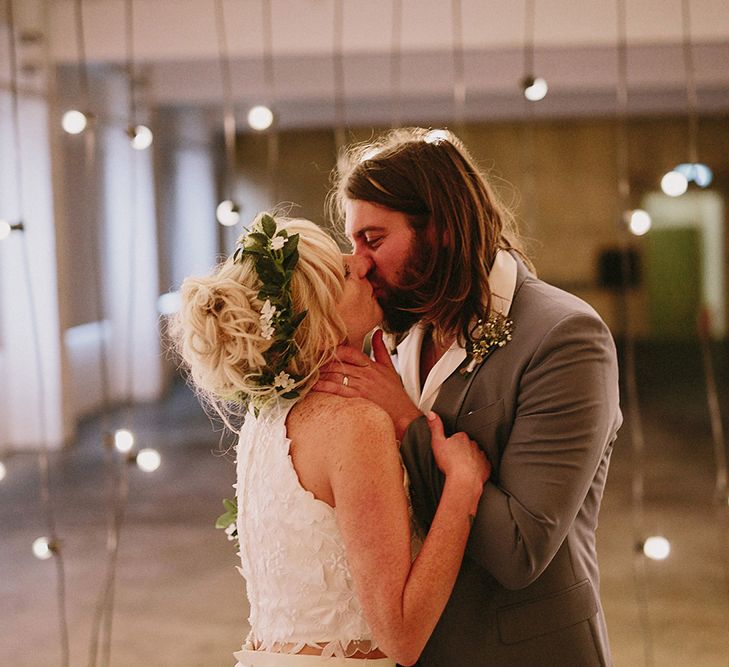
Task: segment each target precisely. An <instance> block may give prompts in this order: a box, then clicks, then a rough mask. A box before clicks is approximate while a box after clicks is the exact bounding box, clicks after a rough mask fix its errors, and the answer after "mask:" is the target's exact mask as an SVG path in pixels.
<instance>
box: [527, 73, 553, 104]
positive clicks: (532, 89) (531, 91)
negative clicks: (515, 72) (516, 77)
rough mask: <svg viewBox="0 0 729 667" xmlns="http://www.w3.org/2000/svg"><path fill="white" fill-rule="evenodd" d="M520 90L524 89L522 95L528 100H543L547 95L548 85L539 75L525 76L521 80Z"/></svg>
mask: <svg viewBox="0 0 729 667" xmlns="http://www.w3.org/2000/svg"><path fill="white" fill-rule="evenodd" d="M521 87H522V90H523V91H524V97H526V98H527V99H528V100H529V101H530V102H538V101H539V100H543V99H544V98H545V97H546V96H547V91H548V90H549V86H548V85H547V81H546V80H545V79H543V78H542V77H541V76H538V77H534V76H531V75H530V76H527V77H525V78H524V79H523V80H522V82H521Z"/></svg>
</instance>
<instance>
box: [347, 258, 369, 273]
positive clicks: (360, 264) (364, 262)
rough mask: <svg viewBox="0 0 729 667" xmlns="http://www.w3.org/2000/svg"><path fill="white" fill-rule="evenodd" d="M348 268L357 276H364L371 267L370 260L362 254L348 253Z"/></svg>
mask: <svg viewBox="0 0 729 667" xmlns="http://www.w3.org/2000/svg"><path fill="white" fill-rule="evenodd" d="M347 261H348V263H349V268H350V271H352V273H353V274H354V275H355V276H357V278H366V277H367V274H368V273H369V272H370V269H371V268H372V260H371V259H370V258H369V257H365V256H363V255H350V256H349V258H348V260H347Z"/></svg>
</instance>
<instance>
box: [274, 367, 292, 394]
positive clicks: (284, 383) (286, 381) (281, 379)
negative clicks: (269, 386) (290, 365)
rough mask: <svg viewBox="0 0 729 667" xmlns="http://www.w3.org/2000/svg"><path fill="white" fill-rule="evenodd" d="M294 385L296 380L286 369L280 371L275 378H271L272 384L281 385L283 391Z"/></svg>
mask: <svg viewBox="0 0 729 667" xmlns="http://www.w3.org/2000/svg"><path fill="white" fill-rule="evenodd" d="M295 385H296V382H295V381H294V379H293V378H292V377H291V376H290V375H289V374H288V373H287V372H286V371H281V372H280V373H279V374H278V375H277V376H276V377H275V378H273V386H274V387H281V389H283V391H284V392H287V391H289V390H290V389H293V388H294V386H295Z"/></svg>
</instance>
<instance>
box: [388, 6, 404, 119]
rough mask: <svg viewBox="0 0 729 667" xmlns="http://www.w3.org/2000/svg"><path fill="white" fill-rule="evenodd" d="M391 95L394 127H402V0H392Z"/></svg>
mask: <svg viewBox="0 0 729 667" xmlns="http://www.w3.org/2000/svg"><path fill="white" fill-rule="evenodd" d="M390 97H391V103H392V110H393V111H392V127H393V128H396V127H400V125H401V123H402V0H392V38H391V44H390Z"/></svg>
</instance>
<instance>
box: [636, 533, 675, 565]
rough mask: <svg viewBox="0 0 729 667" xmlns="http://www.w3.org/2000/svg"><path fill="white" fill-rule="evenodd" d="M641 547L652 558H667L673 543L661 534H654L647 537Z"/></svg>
mask: <svg viewBox="0 0 729 667" xmlns="http://www.w3.org/2000/svg"><path fill="white" fill-rule="evenodd" d="M641 549H642V551H643V554H644V555H645V556H646V557H647V558H650V559H651V560H666V558H668V556H669V555H670V553H671V543H670V542H669V541H668V540H667V539H666V538H665V537H663V536H661V535H652V536H651V537H648V538H646V540H645V542H643V544H642V545H641Z"/></svg>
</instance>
